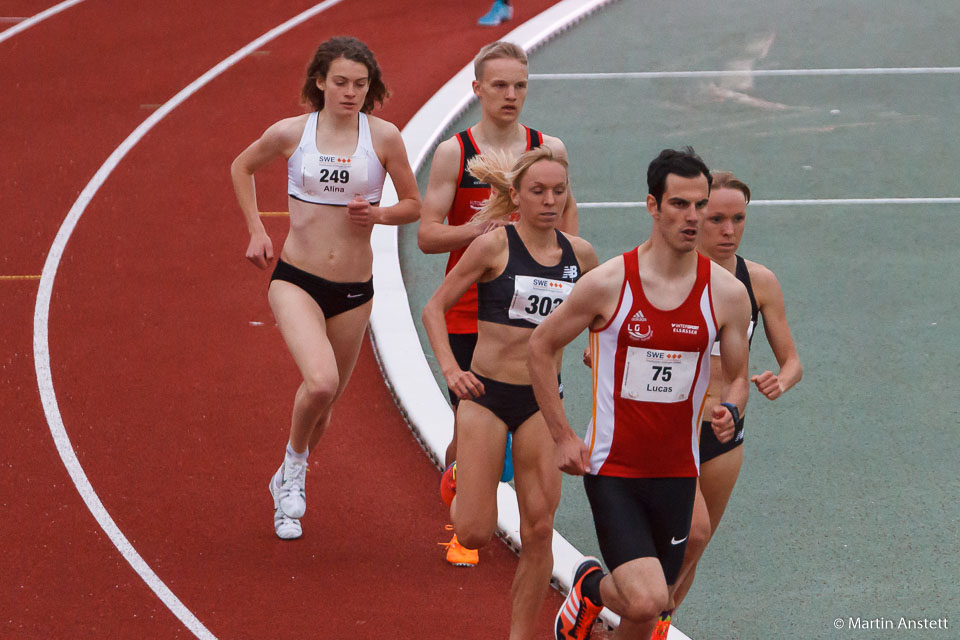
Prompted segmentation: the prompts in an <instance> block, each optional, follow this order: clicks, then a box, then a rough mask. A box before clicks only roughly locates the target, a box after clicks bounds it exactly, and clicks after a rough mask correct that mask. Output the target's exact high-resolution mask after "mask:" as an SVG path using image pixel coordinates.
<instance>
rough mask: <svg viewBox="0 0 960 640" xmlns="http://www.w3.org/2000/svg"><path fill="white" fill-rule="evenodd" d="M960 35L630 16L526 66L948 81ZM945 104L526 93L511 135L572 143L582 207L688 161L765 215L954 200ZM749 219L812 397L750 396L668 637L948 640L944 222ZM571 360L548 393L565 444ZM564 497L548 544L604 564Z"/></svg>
mask: <svg viewBox="0 0 960 640" xmlns="http://www.w3.org/2000/svg"><path fill="white" fill-rule="evenodd" d="M958 20H960V5H957V4H956V3H953V2H948V1H941V2H933V1H930V2H921V3H909V4H895V3H891V2H855V1H853V0H824V1H821V2H815V3H799V4H798V3H795V2H784V1H782V0H774V1H772V2H758V1H757V0H751V1H749V2H745V3H739V4H736V5H734V3H726V2H724V3H697V2H693V1H691V0H685V1H679V2H666V1H658V2H642V1H639V0H629V1H624V2H620V3H616V4H614V5H612V6H611V7H609V8H607V9H605V10H604V11H602V12H600V13H599V14H597V15H596V16H594V17H592V18H590V19H589V20H587V21H585V22H584V23H582V24H580V25H578V26H577V27H575V28H574V29H572V30H570V31H569V32H568V33H566V34H564V35H563V36H561V37H559V38H557V39H555V40H554V41H552V42H551V43H550V44H548V45H547V46H546V47H544V48H543V49H542V50H540V51H538V52H537V53H536V54H535V55H534V56H532V58H531V71H532V72H533V73H568V72H581V73H582V72H612V71H694V70H722V69H731V68H745V67H750V68H756V69H808V68H811V69H822V68H873V67H947V66H957V65H958V64H960V41H958V40H957V38H956V37H955V34H953V32H952V28H951V27H950V25H955V24H957V21H958ZM958 103H960V82H958V76H957V75H956V74H953V75H934V74H928V75H911V76H890V75H883V76H869V75H853V76H809V77H776V78H755V79H753V80H752V81H748V82H744V81H743V79H740V80H735V79H724V80H718V79H703V78H695V79H691V78H666V79H657V80H592V79H591V80H582V79H581V80H545V79H536V78H534V79H532V80H531V82H530V93H529V97H528V100H527V104H526V107H525V110H524V116H525V117H524V122H525V123H527V124H529V125H531V126H534V127H536V128H538V129H542V130H544V131H546V132H548V133H551V134H553V135H557V136H560V137H561V138H562V139H563V140H564V142H565V143H566V145H567V149H568V151H569V153H570V158H571V176H572V182H573V190H574V193H575V194H576V196H577V199H578V201H580V202H583V203H590V202H607V201H615V202H624V201H640V200H642V199H643V197H644V196H645V194H646V185H645V179H644V176H645V170H646V164H647V162H649V160H650V159H651V158H652V157H653V156H654V155H656V153H657V152H658V151H659V150H660V149H662V148H664V147H678V146H682V145H685V144H691V145H693V146H694V147H695V148H696V149H697V151H698V152H699V153H700V154H701V155H702V156H703V157H704V159H705V160H706V162H707V164H708V165H710V166H711V167H714V168H718V169H730V170H733V171H735V172H736V173H738V174H739V175H740V177H742V178H743V179H744V180H745V181H746V182H747V183H748V184H750V186H751V188H752V189H753V191H754V197H755V198H756V199H761V200H780V199H823V198H902V197H956V196H960V187H958V186H957V180H956V172H957V167H958V166H960V149H958V147H957V140H960V124H958V121H957V119H956V117H955V105H956V104H958ZM477 118H478V112H477V110H476V107H473V108H471V109H470V110H469V111H468V112H467V113H466V114H464V116H463V117H462V118H460V119H459V120H458V121H457V122H456V123H455V124H454V126H453V127H451V129H450V132H448V135H449V133H452V132H455V131H458V130H460V129H462V128H463V127H464V126H466V125H468V124H471V123H473V122H475V121H476V120H477ZM428 171H429V167H427V168H425V169H424V170H423V171H421V174H420V175H419V176H418V178H419V180H420V185H421V191H422V190H423V188H424V187H425V185H426V176H427V173H428ZM580 220H581V235H583V236H584V237H585V238H587V239H588V240H590V241H591V242H592V243H593V244H594V246H595V247H596V249H597V252H598V254H599V255H600V258H601V260H605V259H608V258H611V257H613V256H615V255H617V254H619V253H622V252H623V251H625V250H627V249H630V248H632V247H633V246H635V245H636V244H638V243H639V242H641V241H642V240H643V239H644V238H645V237H646V235H647V233H648V231H649V222H648V220H649V218H648V215H647V213H646V211H645V210H642V209H600V208H583V209H581V212H580ZM747 220H748V224H747V231H746V234H745V240H744V242H743V245H742V247H741V254H743V255H744V256H746V257H748V258H751V259H754V260H756V261H758V262H761V263H763V264H766V265H767V266H769V267H770V268H771V269H772V270H773V271H774V272H775V273H776V274H777V276H778V277H779V279H780V283H781V285H782V287H783V290H784V294H785V296H786V300H787V315H788V318H789V320H790V324H791V327H792V329H793V333H794V337H795V339H796V342H797V345H798V349H799V351H800V355H801V358H802V360H803V363H804V370H805V372H804V379H803V381H802V382H801V383H800V384H799V385H798V387H797V388H796V389H794V390H792V391H791V392H789V393H788V394H787V395H786V396H784V397H783V398H781V399H780V400H778V401H776V402H773V403H771V402H768V401H766V400H765V399H764V398H762V397H761V396H760V395H759V394H757V393H754V394H752V396H751V401H750V407H749V410H748V416H747V429H746V439H745V445H744V446H745V462H744V467H743V470H742V472H741V475H740V480H739V482H738V485H737V488H736V490H735V491H734V495H733V498H732V499H731V502H730V505H729V507H728V510H727V514H726V515H725V517H724V521H723V523H722V524H721V526H720V529H719V531H718V532H717V535H716V537H715V539H714V540H713V542H712V543H711V545H710V547H709V548H708V550H707V552H706V555H705V557H704V560H703V562H702V563H701V565H700V569H699V571H698V574H697V580H696V582H695V584H694V587H693V589H692V591H691V593H690V595H689V597H688V599H687V601H686V603H685V604H684V606H683V607H682V608H681V610H680V611H679V612H678V615H677V616H676V617H675V623H676V625H677V626H678V627H679V628H680V629H681V630H683V631H684V633H686V634H687V635H689V636H690V637H692V638H695V639H697V640H702V639H706V638H711V639H716V638H738V639H748V638H758V639H759V638H804V639H807V638H830V639H834V638H847V637H876V638H885V637H898V633H899V632H898V630H897V629H896V626H898V625H899V623H900V618H901V617H903V618H905V619H906V620H923V619H928V620H938V619H944V618H945V619H946V620H947V623H946V624H948V625H949V629H948V630H944V629H942V627H941V629H939V630H937V629H933V630H930V631H926V632H925V633H926V634H927V635H929V637H934V638H945V639H946V638H955V637H960V633H958V632H957V631H956V630H955V629H956V628H960V587H958V582H957V578H956V577H957V576H958V575H960V531H958V529H960V507H958V502H957V495H958V493H960V481H958V479H957V462H956V458H957V445H956V443H955V438H956V436H957V434H958V432H960V429H958V427H960V402H958V400H957V392H956V380H957V379H958V377H960V372H958V364H957V363H958V354H960V277H958V276H957V271H956V268H955V266H954V262H955V260H956V256H957V248H956V246H957V242H958V240H960V205H955V204H949V205H948V204H922V205H920V204H918V205H911V204H875V205H832V206H822V205H820V206H805V207H786V206H776V205H769V206H760V205H754V206H752V207H750V208H748V217H747ZM415 235H416V230H415V228H407V229H403V230H402V231H401V240H400V244H401V247H400V249H401V263H402V267H403V271H404V279H405V282H406V284H407V287H408V291H409V295H410V301H411V306H412V310H413V314H414V317H415V318H417V319H419V314H420V311H421V310H422V308H423V304H424V303H425V302H426V300H427V298H428V297H429V295H430V294H431V293H432V291H433V289H434V288H435V287H436V285H437V284H438V283H439V282H440V280H441V279H442V276H443V267H444V264H445V257H441V256H424V255H422V254H420V253H419V251H418V250H417V247H416V237H415ZM421 338H422V342H423V344H424V348H425V352H426V353H427V354H428V359H430V360H431V361H432V353H431V351H430V348H429V345H428V344H427V342H426V339H425V337H424V336H423V335H422V333H421ZM584 345H585V336H581V337H580V338H579V339H578V340H577V341H576V342H575V343H574V344H573V345H572V346H571V347H570V348H569V349H568V351H567V357H566V361H565V365H564V371H563V377H564V383H565V389H566V394H567V400H566V406H567V411H568V413H569V415H570V417H571V423H572V424H574V425H575V428H577V429H579V430H580V431H581V433H582V432H583V429H584V428H585V425H586V423H587V419H588V414H589V408H590V400H589V393H590V385H589V372H588V370H587V369H586V368H584V367H583V366H582V365H581V364H580V362H579V352H580V351H581V350H582V348H583V346H584ZM434 364H435V363H434ZM764 369H773V370H774V371H775V370H776V361H775V360H774V358H773V356H772V354H771V353H770V349H769V347H768V346H767V345H766V341H765V340H764V339H763V337H760V336H758V338H757V339H756V340H755V341H754V348H753V352H752V355H751V370H752V371H754V372H758V371H762V370H764ZM439 379H440V378H439V376H438V380H439ZM563 490H564V494H563V499H562V502H561V506H560V510H559V512H558V514H557V519H556V526H557V529H558V530H559V531H560V532H561V533H562V534H563V535H564V536H566V537H567V538H568V539H569V540H570V541H571V542H573V543H574V544H575V545H576V546H577V547H578V548H580V549H581V550H582V551H584V552H585V553H588V554H598V549H597V546H596V538H595V535H594V532H593V525H592V520H591V518H590V515H589V507H588V505H587V501H586V497H585V495H584V493H583V489H582V485H581V483H580V481H579V479H576V478H569V477H567V478H565V480H564V488H563ZM838 619H839V620H840V621H841V622H842V626H843V627H844V628H843V629H841V630H838V629H836V628H835V621H836V620H838ZM877 620H879V621H880V623H881V624H880V628H879V629H878V628H877V627H876V626H874V627H868V626H867V625H869V624H874V625H876V624H877V623H876V621H877ZM887 620H892V621H893V625H894V628H893V629H892V630H883V626H884V624H885V622H886V621H887ZM858 621H859V624H860V625H861V626H860V627H859V629H858V628H857V624H858ZM851 626H852V627H853V628H851ZM868 629H873V630H868ZM864 630H867V631H866V633H864ZM900 631H902V629H901V630H900Z"/></svg>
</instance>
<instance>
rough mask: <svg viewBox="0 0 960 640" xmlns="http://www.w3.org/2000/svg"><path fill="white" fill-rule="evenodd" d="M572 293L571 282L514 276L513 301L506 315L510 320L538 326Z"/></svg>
mask: <svg viewBox="0 0 960 640" xmlns="http://www.w3.org/2000/svg"><path fill="white" fill-rule="evenodd" d="M571 291H573V283H572V282H564V281H563V280H552V279H550V278H534V277H532V276H516V278H514V286H513V299H512V300H511V301H510V310H509V311H508V313H507V315H508V316H509V317H510V319H511V320H526V321H527V322H532V323H533V324H540V323H541V322H543V319H544V318H546V317H547V316H548V315H550V313H551V312H552V311H553V310H554V309H556V308H557V307H559V306H560V305H561V304H563V302H564V301H565V300H566V299H567V296H568V295H570V292H571Z"/></svg>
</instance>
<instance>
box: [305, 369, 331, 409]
mask: <svg viewBox="0 0 960 640" xmlns="http://www.w3.org/2000/svg"><path fill="white" fill-rule="evenodd" d="M339 385H340V378H339V376H338V375H337V374H336V372H332V373H331V372H325V371H317V372H313V373H310V374H307V375H306V376H304V378H303V391H304V394H305V396H306V400H307V401H308V402H309V403H310V404H311V405H325V404H329V403H331V402H333V400H334V398H335V397H336V395H337V388H338V387H339Z"/></svg>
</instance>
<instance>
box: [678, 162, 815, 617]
mask: <svg viewBox="0 0 960 640" xmlns="http://www.w3.org/2000/svg"><path fill="white" fill-rule="evenodd" d="M712 175H713V184H712V186H711V189H710V199H709V201H708V202H707V211H706V215H705V216H704V218H703V220H701V222H700V230H699V234H698V237H697V250H698V251H700V253H702V254H703V255H705V256H707V257H708V258H710V259H711V260H713V261H714V262H716V263H717V264H719V265H720V266H722V267H725V268H726V269H727V270H728V271H730V272H733V273H734V274H735V275H736V276H737V278H738V279H739V280H741V281H742V282H744V284H745V285H746V286H747V287H748V292H750V294H751V303H752V304H751V306H752V307H754V312H753V314H754V325H753V329H756V322H755V320H756V314H757V313H759V315H760V317H762V318H763V329H764V333H765V334H766V336H767V342H769V343H770V347H771V349H772V350H773V354H774V356H775V357H776V358H777V363H778V364H779V365H780V371H779V372H778V373H773V372H772V371H764V372H763V373H760V374H755V375H753V376H751V377H750V380H751V382H753V383H754V385H756V387H757V390H758V391H760V393H762V394H763V395H764V396H765V397H766V398H767V399H768V400H776V399H777V398H779V397H780V396H781V395H782V394H783V393H785V392H786V391H787V390H788V389H790V388H791V387H793V386H794V385H795V384H797V383H798V382H799V381H800V378H801V377H802V376H803V367H802V366H801V364H800V356H799V355H797V348H796V346H795V345H794V342H793V336H792V335H791V333H790V326H789V325H788V324H787V315H786V310H785V308H784V302H783V291H782V290H781V289H780V283H779V282H778V281H777V277H776V276H775V275H774V274H773V272H772V271H770V270H769V269H767V268H766V267H764V266H763V265H761V264H758V263H756V262H753V261H751V260H743V258H740V257H739V256H738V255H736V252H737V249H738V248H739V246H740V240H741V239H742V238H743V231H744V228H745V225H746V209H747V204H748V203H749V202H750V188H749V187H748V186H747V185H746V184H745V183H743V182H742V181H741V180H739V179H738V178H737V177H736V176H734V175H733V174H732V173H730V172H729V171H714V172H713V174H712ZM744 267H745V268H744ZM744 271H745V273H744ZM722 386H723V375H722V371H721V369H720V358H719V356H712V357H711V364H710V386H709V388H708V389H707V395H706V398H705V400H704V408H703V415H704V416H709V415H710V410H711V408H712V407H713V405H714V404H715V403H716V402H718V400H717V398H719V396H720V392H721V387H722ZM708 425H709V423H704V425H703V428H701V429H700V478H699V480H698V482H697V496H696V500H695V503H694V509H693V521H692V523H691V526H690V540H689V541H688V542H687V550H686V554H685V555H684V560H683V566H682V567H681V569H680V576H679V578H678V586H677V590H676V593H675V594H674V599H675V601H676V603H677V605H679V604H680V603H681V602H682V601H683V598H684V596H686V594H687V592H688V591H689V589H690V586H691V585H692V583H693V578H694V574H695V573H696V567H697V562H698V561H699V559H700V556H701V554H702V553H703V550H704V548H705V547H706V545H707V542H709V540H710V538H711V537H713V534H714V533H715V532H716V530H717V526H718V525H719V524H720V519H721V518H722V517H723V513H724V510H725V509H726V507H727V501H728V500H729V499H730V495H731V494H732V493H733V487H734V485H735V484H736V482H737V476H738V475H739V473H740V466H741V464H742V463H743V446H741V445H742V444H743V417H741V419H740V422H739V423H738V424H737V425H736V427H735V429H736V430H735V432H734V437H733V438H731V439H730V441H729V442H727V443H726V444H720V443H719V442H718V441H717V440H716V436H714V435H713V430H712V429H710V428H709V427H708Z"/></svg>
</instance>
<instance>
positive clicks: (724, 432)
mask: <svg viewBox="0 0 960 640" xmlns="http://www.w3.org/2000/svg"><path fill="white" fill-rule="evenodd" d="M710 424H711V426H713V432H714V433H715V434H716V436H717V440H719V441H720V442H729V441H730V438H732V437H733V431H734V428H733V427H734V424H733V414H731V413H730V409H727V408H726V407H725V406H723V405H722V404H718V405H714V407H713V415H712V417H711V419H710Z"/></svg>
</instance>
